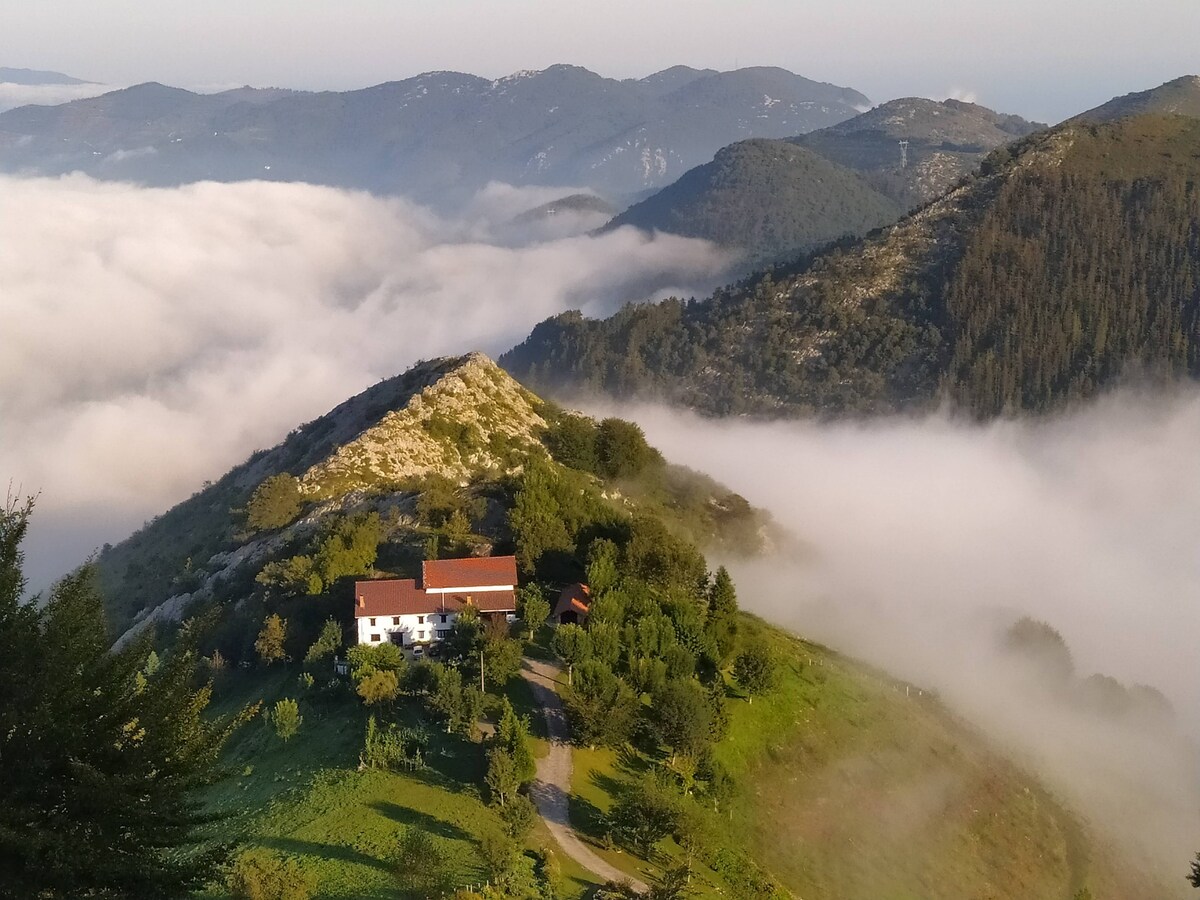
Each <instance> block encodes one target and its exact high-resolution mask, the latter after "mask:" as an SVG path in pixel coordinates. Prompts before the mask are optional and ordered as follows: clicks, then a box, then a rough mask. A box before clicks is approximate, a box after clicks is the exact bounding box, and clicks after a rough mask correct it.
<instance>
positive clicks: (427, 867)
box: [392, 825, 450, 897]
mask: <svg viewBox="0 0 1200 900" xmlns="http://www.w3.org/2000/svg"><path fill="white" fill-rule="evenodd" d="M392 871H393V873H394V874H395V876H396V880H397V881H398V882H400V886H401V887H402V888H403V889H404V890H406V891H408V892H410V893H412V894H415V895H417V896H419V897H436V896H439V895H440V894H442V893H444V892H445V891H446V890H447V888H448V887H449V882H450V860H449V857H448V856H447V854H446V849H445V847H444V846H443V844H442V842H441V841H439V840H438V839H437V838H435V837H434V836H433V835H432V834H430V833H429V832H428V831H425V830H424V829H422V828H417V827H416V826H413V825H404V826H402V827H401V829H400V834H399V836H398V837H397V839H396V850H395V852H394V853H393V854H392Z"/></svg>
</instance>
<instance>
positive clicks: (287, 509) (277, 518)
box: [246, 474, 303, 531]
mask: <svg viewBox="0 0 1200 900" xmlns="http://www.w3.org/2000/svg"><path fill="white" fill-rule="evenodd" d="M302 505H303V495H302V494H301V492H300V482H299V481H298V480H297V479H296V478H294V477H293V476H291V475H286V474H285V475H272V476H271V477H270V478H268V479H266V480H265V481H263V482H262V483H261V484H260V485H259V486H258V487H256V488H255V489H254V493H253V494H251V496H250V502H249V503H248V504H247V505H246V525H247V527H248V528H249V529H250V530H251V531H273V530H274V529H276V528H283V527H284V526H285V525H290V524H291V523H292V521H293V520H294V519H295V518H296V516H298V515H299V514H300V508H301V506H302Z"/></svg>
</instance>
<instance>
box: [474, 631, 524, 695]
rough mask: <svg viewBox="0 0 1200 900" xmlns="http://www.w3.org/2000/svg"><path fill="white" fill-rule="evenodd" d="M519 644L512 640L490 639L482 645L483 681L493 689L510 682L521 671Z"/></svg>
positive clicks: (504, 638)
mask: <svg viewBox="0 0 1200 900" xmlns="http://www.w3.org/2000/svg"><path fill="white" fill-rule="evenodd" d="M521 652H522V648H521V642H520V641H514V640H513V639H512V638H508V637H501V638H492V639H490V640H487V641H484V643H483V673H484V679H485V680H486V681H487V683H488V684H489V685H491V686H492V687H494V688H500V687H503V686H504V685H506V684H508V683H509V682H510V681H512V679H513V678H515V677H516V676H517V673H518V672H520V671H521Z"/></svg>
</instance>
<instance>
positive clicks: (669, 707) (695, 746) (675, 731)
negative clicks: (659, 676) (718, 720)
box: [650, 678, 712, 758]
mask: <svg viewBox="0 0 1200 900" xmlns="http://www.w3.org/2000/svg"><path fill="white" fill-rule="evenodd" d="M650 714H651V718H652V720H653V722H654V728H655V731H656V732H657V733H658V737H659V740H661V741H662V742H663V743H664V744H666V745H667V746H668V747H670V748H671V754H672V758H673V757H674V756H675V755H676V754H679V753H686V754H688V755H689V756H698V755H699V754H700V752H701V751H702V750H703V749H704V748H705V747H706V746H707V745H708V743H709V738H710V733H711V727H712V707H711V706H710V705H709V701H708V696H707V695H706V694H705V692H704V688H702V687H701V686H700V684H699V683H698V682H696V681H693V680H692V679H690V678H688V679H681V680H678V681H668V682H667V683H666V684H665V685H664V686H663V688H662V690H660V691H659V692H658V693H657V694H655V695H654V701H653V703H651V706H650Z"/></svg>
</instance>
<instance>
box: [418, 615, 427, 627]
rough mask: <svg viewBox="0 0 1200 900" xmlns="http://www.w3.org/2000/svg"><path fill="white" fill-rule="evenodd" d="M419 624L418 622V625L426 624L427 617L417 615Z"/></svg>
mask: <svg viewBox="0 0 1200 900" xmlns="http://www.w3.org/2000/svg"><path fill="white" fill-rule="evenodd" d="M417 624H418V625H424V624H425V617H424V616H417Z"/></svg>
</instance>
